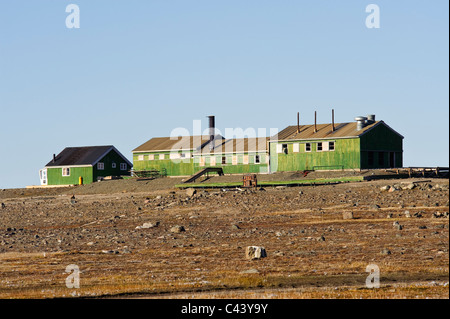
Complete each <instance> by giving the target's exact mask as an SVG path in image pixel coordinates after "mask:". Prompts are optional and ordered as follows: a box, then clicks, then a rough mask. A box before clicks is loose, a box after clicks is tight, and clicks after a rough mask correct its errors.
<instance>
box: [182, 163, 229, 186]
mask: <svg viewBox="0 0 450 319" xmlns="http://www.w3.org/2000/svg"><path fill="white" fill-rule="evenodd" d="M211 172H213V173H217V174H219V176H223V169H222V168H221V167H206V168H204V169H202V170H200V171H198V172H197V173H195V174H194V175H192V176H191V177H189V178H188V179H187V180H185V181H184V182H183V183H192V182H195V180H196V179H197V178H199V177H200V176H202V175H205V174H208V173H211Z"/></svg>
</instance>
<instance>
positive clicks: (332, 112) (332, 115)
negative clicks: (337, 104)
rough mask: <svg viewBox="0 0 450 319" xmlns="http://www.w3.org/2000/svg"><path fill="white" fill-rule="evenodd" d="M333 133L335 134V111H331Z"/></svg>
mask: <svg viewBox="0 0 450 319" xmlns="http://www.w3.org/2000/svg"><path fill="white" fill-rule="evenodd" d="M331 131H332V132H334V131H335V128H334V109H332V110H331Z"/></svg>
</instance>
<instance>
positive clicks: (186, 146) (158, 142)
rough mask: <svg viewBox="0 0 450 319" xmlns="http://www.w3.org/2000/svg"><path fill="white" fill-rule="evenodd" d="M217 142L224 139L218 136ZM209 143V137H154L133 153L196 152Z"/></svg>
mask: <svg viewBox="0 0 450 319" xmlns="http://www.w3.org/2000/svg"><path fill="white" fill-rule="evenodd" d="M216 139H217V140H221V139H223V137H222V136H220V135H216ZM208 142H209V135H195V136H173V137H154V138H152V139H150V140H149V141H147V142H145V143H144V144H142V145H140V146H138V147H136V148H135V149H134V150H133V151H132V152H156V151H171V150H196V149H198V148H201V147H204V146H205V144H207V143H208Z"/></svg>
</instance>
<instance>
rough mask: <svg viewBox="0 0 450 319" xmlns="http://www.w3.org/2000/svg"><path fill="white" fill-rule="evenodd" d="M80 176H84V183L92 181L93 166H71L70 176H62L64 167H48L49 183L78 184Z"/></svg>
mask: <svg viewBox="0 0 450 319" xmlns="http://www.w3.org/2000/svg"><path fill="white" fill-rule="evenodd" d="M80 176H81V177H83V184H89V183H92V182H93V179H92V176H93V175H92V166H89V167H71V168H70V176H62V168H58V167H55V168H51V167H49V168H47V180H48V185H72V184H76V185H78V184H79V177H80Z"/></svg>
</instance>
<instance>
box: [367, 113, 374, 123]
mask: <svg viewBox="0 0 450 319" xmlns="http://www.w3.org/2000/svg"><path fill="white" fill-rule="evenodd" d="M366 123H367V125H369V124H373V123H375V114H369V115H367V121H366Z"/></svg>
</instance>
